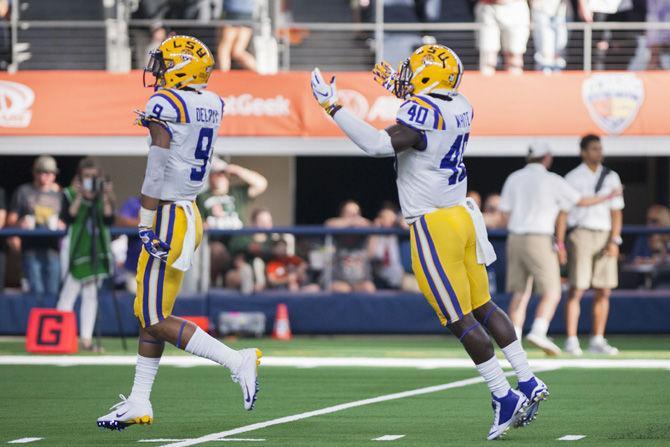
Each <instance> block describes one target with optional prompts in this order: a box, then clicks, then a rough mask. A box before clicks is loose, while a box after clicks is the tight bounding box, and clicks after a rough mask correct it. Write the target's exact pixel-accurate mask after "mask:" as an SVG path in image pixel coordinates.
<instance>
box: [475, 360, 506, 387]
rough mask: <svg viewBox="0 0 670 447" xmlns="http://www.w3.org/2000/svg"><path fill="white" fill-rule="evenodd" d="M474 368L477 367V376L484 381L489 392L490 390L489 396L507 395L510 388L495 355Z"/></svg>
mask: <svg viewBox="0 0 670 447" xmlns="http://www.w3.org/2000/svg"><path fill="white" fill-rule="evenodd" d="M475 366H476V367H477V371H479V374H480V375H481V376H482V377H483V378H484V380H485V381H486V384H487V385H488V387H489V390H491V394H493V395H494V396H495V397H505V396H507V393H508V392H509V390H510V389H511V388H510V386H509V382H507V379H506V378H505V375H504V374H503V370H502V368H501V367H500V363H498V359H497V358H496V356H495V355H494V356H493V357H491V358H490V359H488V360H487V361H485V362H484V363H480V364H479V365H475Z"/></svg>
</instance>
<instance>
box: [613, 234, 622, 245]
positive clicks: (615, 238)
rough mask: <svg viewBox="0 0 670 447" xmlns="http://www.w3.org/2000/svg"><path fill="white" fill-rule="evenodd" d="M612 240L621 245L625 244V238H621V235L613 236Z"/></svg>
mask: <svg viewBox="0 0 670 447" xmlns="http://www.w3.org/2000/svg"><path fill="white" fill-rule="evenodd" d="M610 242H611V243H613V244H615V245H621V244H623V239H622V238H621V236H612V237H611V238H610Z"/></svg>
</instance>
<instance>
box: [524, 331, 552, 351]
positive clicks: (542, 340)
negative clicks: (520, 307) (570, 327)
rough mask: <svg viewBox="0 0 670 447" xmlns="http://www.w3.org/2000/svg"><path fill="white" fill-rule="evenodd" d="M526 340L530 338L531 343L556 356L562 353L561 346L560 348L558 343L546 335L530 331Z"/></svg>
mask: <svg viewBox="0 0 670 447" xmlns="http://www.w3.org/2000/svg"><path fill="white" fill-rule="evenodd" d="M526 340H528V342H529V343H530V344H532V345H534V346H537V347H538V348H540V349H542V350H543V351H544V353H545V354H547V355H549V356H555V355H558V354H560V353H561V348H559V347H558V345H556V343H554V342H553V341H551V340H550V339H549V337H547V336H546V335H539V334H534V333H533V332H530V333H529V334H528V335H526Z"/></svg>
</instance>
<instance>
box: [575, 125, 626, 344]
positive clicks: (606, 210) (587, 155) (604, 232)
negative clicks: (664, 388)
mask: <svg viewBox="0 0 670 447" xmlns="http://www.w3.org/2000/svg"><path fill="white" fill-rule="evenodd" d="M579 147H580V149H581V156H582V163H581V164H580V165H579V166H577V167H576V168H575V169H573V170H572V171H570V172H568V174H567V175H566V176H565V180H566V181H567V182H568V183H569V184H570V185H572V187H573V188H575V189H576V190H577V191H579V192H580V193H581V194H595V195H596V196H598V197H603V198H605V200H603V201H601V202H600V204H599V205H598V206H593V207H590V208H575V209H573V210H571V211H570V214H569V216H568V226H569V227H570V228H572V229H573V230H572V231H571V232H570V235H569V237H568V255H569V256H568V279H569V282H570V294H569V296H568V301H567V303H566V312H565V319H566V330H567V335H568V338H567V339H566V341H565V350H566V351H567V352H568V353H570V354H573V355H581V354H582V350H581V348H580V346H579V340H578V339H577V326H578V323H579V313H580V301H581V298H582V296H583V295H584V292H585V291H586V290H587V289H589V288H591V287H593V288H594V289H595V295H594V297H593V322H592V327H591V339H590V341H589V351H590V352H592V353H598V354H609V355H616V354H618V353H619V350H618V349H617V348H615V347H613V346H610V344H609V343H608V342H607V340H606V339H605V326H606V324H607V317H608V316H609V297H610V294H611V292H612V289H613V288H615V287H616V286H617V285H618V279H619V278H618V272H617V260H618V257H619V246H620V245H621V243H622V242H623V241H622V239H621V226H622V220H623V212H622V210H623V208H624V201H623V197H621V194H620V193H619V194H616V193H617V192H620V191H621V190H622V185H621V179H620V178H619V175H618V174H617V173H616V172H614V171H612V170H611V169H609V168H608V167H606V166H603V164H602V162H603V146H602V143H601V142H600V138H599V137H598V136H596V135H586V136H584V137H583V138H582V139H581V141H580V144H579ZM608 198H611V200H609V199H608Z"/></svg>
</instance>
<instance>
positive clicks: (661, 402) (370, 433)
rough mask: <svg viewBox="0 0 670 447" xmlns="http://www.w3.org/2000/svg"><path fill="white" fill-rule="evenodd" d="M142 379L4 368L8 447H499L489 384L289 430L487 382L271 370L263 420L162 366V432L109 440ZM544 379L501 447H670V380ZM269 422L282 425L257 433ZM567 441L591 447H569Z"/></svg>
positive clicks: (197, 378)
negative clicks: (118, 407)
mask: <svg viewBox="0 0 670 447" xmlns="http://www.w3.org/2000/svg"><path fill="white" fill-rule="evenodd" d="M611 341H612V343H614V342H615V338H612V340H611ZM616 342H617V344H618V345H619V347H622V348H623V347H624V345H625V343H624V339H621V340H619V339H618V338H617V339H616ZM117 343H118V342H117V341H116V340H107V343H106V344H107V352H108V353H114V354H116V353H117V352H116V350H117V348H116V347H115V346H114V345H115V344H117ZM627 343H628V344H627V345H625V346H626V349H630V351H631V352H640V353H642V354H644V355H646V356H647V357H646V358H665V359H667V358H669V356H668V353H667V348H668V347H669V346H670V343H668V338H666V337H653V338H649V337H630V338H628V339H627ZM235 344H236V345H237V346H249V345H250V344H258V345H259V346H260V347H261V348H263V349H264V351H265V354H266V355H268V356H274V357H280V356H282V355H283V356H320V357H335V356H337V357H343V358H351V357H362V356H376V357H433V358H435V357H445V356H452V355H453V354H456V348H457V345H456V344H455V343H453V341H452V340H451V339H444V338H440V337H327V338H326V337H319V338H299V339H296V340H294V341H292V342H288V343H280V342H273V341H270V340H254V341H250V340H243V341H239V342H238V343H235ZM17 346H19V347H20V341H19V340H14V341H12V340H9V341H8V340H6V339H5V340H2V341H0V347H1V348H0V349H1V351H0V356H2V355H7V354H10V353H12V354H13V353H16V351H17ZM531 353H532V355H533V357H539V356H540V354H539V353H536V352H531ZM170 354H174V353H173V352H172V351H170ZM458 355H459V357H460V356H461V354H460V353H458ZM629 355H630V353H629ZM5 363H6V362H5ZM132 374H133V368H132V366H109V365H107V366H67V367H63V366H42V365H37V366H35V365H32V366H16V365H8V364H5V365H2V366H0V396H1V397H0V444H2V445H13V444H6V443H7V442H8V441H11V440H15V439H20V438H28V437H36V438H37V437H38V438H43V439H41V440H39V441H36V442H34V443H30V444H27V445H31V446H38V447H39V446H108V445H109V446H117V445H118V446H163V445H170V444H172V443H175V442H176V441H170V440H175V439H177V440H183V439H195V438H199V437H201V436H205V435H209V434H216V433H220V432H226V431H229V430H232V429H236V428H240V427H247V428H245V429H242V430H241V431H240V432H239V433H234V434H230V435H228V436H226V438H227V439H232V440H231V441H228V443H229V444H231V445H259V446H268V447H269V446H296V447H298V446H315V447H321V446H333V447H335V446H338V447H339V446H342V447H348V446H361V445H378V442H376V441H372V439H375V438H378V437H381V436H384V435H404V436H403V437H402V438H400V439H398V440H395V441H388V442H386V443H384V444H382V445H386V444H389V445H390V446H394V445H396V446H443V445H454V446H464V445H467V446H469V445H490V443H489V442H487V441H485V436H486V433H487V431H488V428H489V425H490V423H491V417H492V412H491V410H490V400H489V395H488V392H487V389H486V387H485V385H483V384H482V383H474V384H467V385H464V386H457V387H453V388H450V389H444V390H441V391H435V392H428V393H425V394H421V395H410V396H407V397H403V398H399V399H394V400H388V401H382V402H376V403H370V404H368V405H362V406H355V407H353V408H347V409H342V410H340V411H335V412H332V413H330V414H316V415H314V416H312V417H308V418H305V419H302V420H295V421H284V422H285V423H277V419H278V418H285V417H287V416H292V415H296V414H300V413H304V412H309V411H314V410H320V409H324V408H328V407H331V406H334V405H339V404H346V403H350V402H357V401H361V400H363V399H369V398H374V397H378V396H385V395H389V394H392V393H398V392H403V391H410V390H416V389H421V388H425V387H430V386H435V385H441V384H447V383H453V382H457V381H460V380H463V379H469V378H472V377H476V372H475V370H474V369H429V370H423V369H416V368H380V367H375V368H356V367H336V368H332V367H318V368H308V369H306V368H293V367H291V368H288V367H271V366H267V367H264V368H262V369H261V374H262V375H261V394H260V395H259V400H258V402H257V406H256V409H255V410H254V411H253V412H245V411H244V410H243V409H242V402H241V400H242V396H241V393H240V390H239V387H238V386H237V385H236V384H234V383H232V382H231V381H230V380H229V378H228V375H227V374H226V371H225V370H224V369H223V368H220V367H216V366H209V367H208V366H200V367H191V368H181V367H174V366H163V367H162V368H161V370H160V372H159V373H158V377H157V380H156V384H155V386H154V391H153V394H152V403H153V406H154V413H155V418H156V419H155V423H154V425H152V426H149V427H130V428H128V429H127V430H125V431H123V432H121V433H117V432H108V431H101V430H100V429H98V428H97V427H96V425H95V419H96V418H97V417H98V416H100V415H102V414H104V413H106V412H107V409H108V407H109V406H111V405H112V404H114V403H116V402H117V401H118V398H117V395H118V393H120V392H122V393H127V392H128V391H129V388H130V385H131V382H132ZM541 377H542V378H544V379H545V381H547V382H548V384H549V385H550V388H551V393H552V395H551V396H550V398H549V400H548V401H547V402H545V403H543V404H542V407H541V410H540V416H539V417H538V419H537V420H536V421H535V422H534V423H533V424H532V425H531V426H529V427H526V428H523V429H516V430H510V431H509V432H508V434H507V436H506V438H505V439H504V440H502V441H499V442H500V443H501V444H502V445H504V446H516V445H524V446H531V445H532V446H535V445H550V444H551V445H559V446H561V445H565V444H566V443H567V445H577V446H582V445H583V446H601V445H602V446H668V445H670V419H669V418H668V417H669V416H670V371H668V369H631V368H626V369H623V368H622V369H617V368H610V369H572V368H570V369H568V368H559V369H555V370H551V371H545V372H543V373H541ZM456 385H458V383H457V384H456ZM267 421H274V422H272V424H275V425H270V426H265V425H266V424H261V425H260V426H258V427H256V428H255V429H254V427H251V428H248V426H249V425H251V424H257V423H264V422H267ZM279 422H282V421H279ZM565 435H583V436H585V437H584V438H583V439H580V440H578V441H572V442H568V441H557V438H560V437H563V436H565ZM215 437H216V436H214V437H213V438H215ZM213 438H212V439H213ZM226 438H224V439H226ZM161 439H162V440H163V441H156V442H142V443H139V442H138V441H141V440H144V441H150V440H161ZM235 439H244V441H242V440H238V441H235ZM261 439H263V440H264V441H260V440H261ZM221 442H223V441H210V442H203V443H198V444H195V445H206V446H215V445H221ZM22 445H23V444H22Z"/></svg>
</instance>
